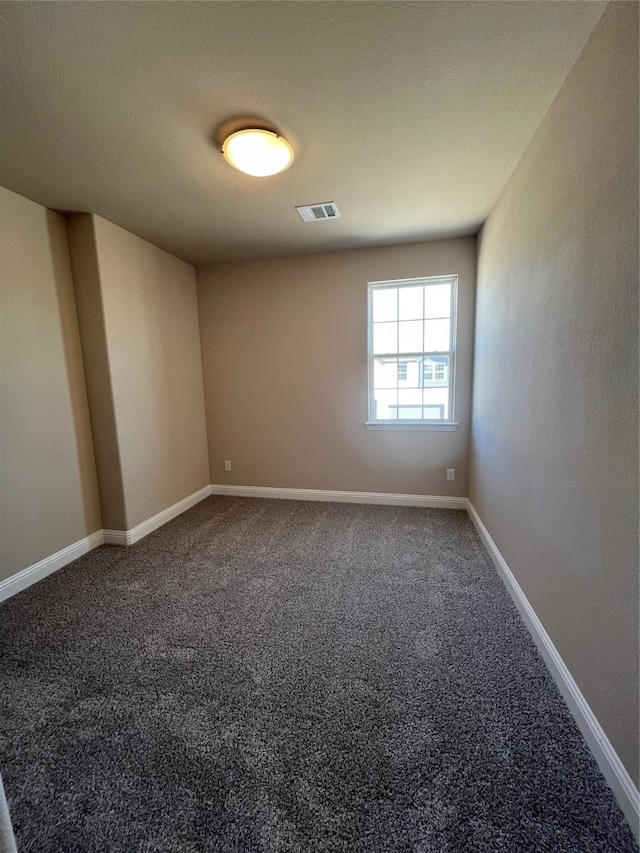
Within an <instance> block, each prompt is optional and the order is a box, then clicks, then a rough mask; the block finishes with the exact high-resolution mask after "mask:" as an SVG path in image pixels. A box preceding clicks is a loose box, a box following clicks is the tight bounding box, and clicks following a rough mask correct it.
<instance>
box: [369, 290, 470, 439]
mask: <svg viewBox="0 0 640 853" xmlns="http://www.w3.org/2000/svg"><path fill="white" fill-rule="evenodd" d="M457 283H458V279H457V276H438V277H436V278H421V279H408V280H403V281H382V282H373V283H371V284H369V419H368V421H367V426H368V427H370V428H373V429H376V428H378V429H381V428H396V429H398V428H403V427H405V428H413V429H416V428H434V429H438V428H440V429H455V427H456V424H455V423H454V419H453V403H454V388H453V378H454V375H455V370H454V366H455V330H456V300H457Z"/></svg>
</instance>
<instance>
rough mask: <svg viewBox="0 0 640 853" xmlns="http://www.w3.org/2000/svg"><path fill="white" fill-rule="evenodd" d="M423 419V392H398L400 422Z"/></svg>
mask: <svg viewBox="0 0 640 853" xmlns="http://www.w3.org/2000/svg"><path fill="white" fill-rule="evenodd" d="M421 418H422V392H421V391H420V390H419V389H417V388H416V389H415V390H412V391H403V390H400V391H398V420H404V421H419V420H420V419H421Z"/></svg>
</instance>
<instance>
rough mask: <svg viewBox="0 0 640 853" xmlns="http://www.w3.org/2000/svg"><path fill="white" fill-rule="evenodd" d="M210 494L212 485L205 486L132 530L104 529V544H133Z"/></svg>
mask: <svg viewBox="0 0 640 853" xmlns="http://www.w3.org/2000/svg"><path fill="white" fill-rule="evenodd" d="M210 494H211V486H205V487H204V488H202V489H199V490H198V491H197V492H194V493H193V494H192V495H189V496H188V497H186V498H183V499H182V500H181V501H178V503H175V504H173V506H170V507H167V509H163V510H162V512H159V513H158V514H157V515H154V516H153V518H148V519H147V520H146V521H143V522H142V523H141V524H138V525H137V526H136V527H132V528H131V530H103V533H104V544H105V545H133V544H135V543H136V542H139V541H140V539H143V538H144V537H145V536H148V534H149V533H152V532H153V531H154V530H157V529H158V528H159V527H162V525H163V524H166V523H167V522H168V521H171V520H172V519H174V518H177V517H178V516H179V515H182V513H183V512H186V511H187V510H188V509H191V507H192V506H195V505H196V504H197V503H200V501H203V500H204V499H205V498H208V497H209V495H210Z"/></svg>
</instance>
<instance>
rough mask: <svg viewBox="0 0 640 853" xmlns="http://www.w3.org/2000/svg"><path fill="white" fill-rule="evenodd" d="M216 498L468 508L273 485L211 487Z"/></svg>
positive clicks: (461, 501)
mask: <svg viewBox="0 0 640 853" xmlns="http://www.w3.org/2000/svg"><path fill="white" fill-rule="evenodd" d="M211 494H212V495H230V496H234V497H239V498H279V499H282V500H289V501H331V502H334V503H351V504H388V505H395V506H424V507H436V508H438V509H466V508H467V499H466V498H451V497H448V496H447V495H395V494H388V493H387V492H335V491H328V490H326V489H276V488H272V487H270V486H224V485H221V484H219V483H215V484H213V485H212V486H211Z"/></svg>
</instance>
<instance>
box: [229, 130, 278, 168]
mask: <svg viewBox="0 0 640 853" xmlns="http://www.w3.org/2000/svg"><path fill="white" fill-rule="evenodd" d="M222 153H223V155H224V159H225V160H226V161H227V163H230V164H231V165H232V166H233V167H234V168H235V169H239V171H241V172H245V173H246V174H247V175H253V176H254V177H256V178H265V177H267V176H268V175H277V174H278V172H283V171H284V170H285V169H287V168H288V167H289V166H290V165H291V163H292V162H293V148H292V147H291V146H290V145H289V143H288V142H287V140H286V139H285V138H284V137H282V136H280V134H278V133H276V132H275V131H272V130H264V129H262V128H257V127H248V128H244V129H243V130H237V131H236V132H235V133H231V134H229V136H227V137H226V138H225V140H224V142H223V143H222Z"/></svg>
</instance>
